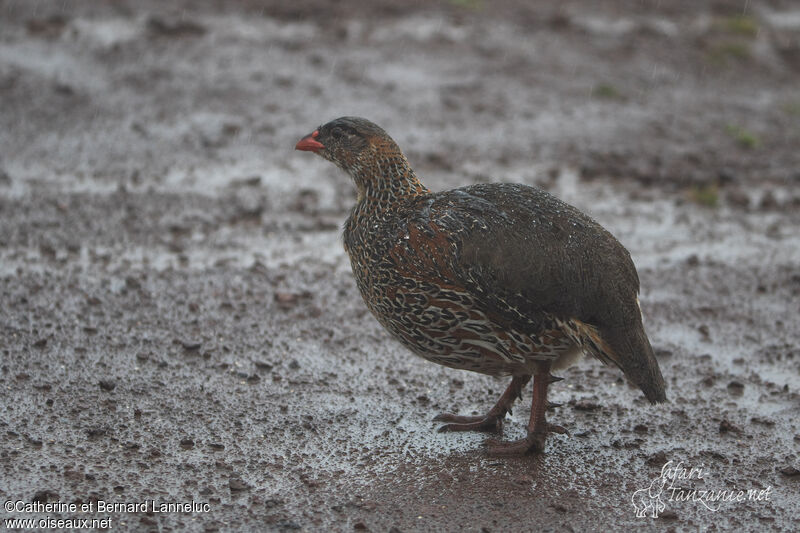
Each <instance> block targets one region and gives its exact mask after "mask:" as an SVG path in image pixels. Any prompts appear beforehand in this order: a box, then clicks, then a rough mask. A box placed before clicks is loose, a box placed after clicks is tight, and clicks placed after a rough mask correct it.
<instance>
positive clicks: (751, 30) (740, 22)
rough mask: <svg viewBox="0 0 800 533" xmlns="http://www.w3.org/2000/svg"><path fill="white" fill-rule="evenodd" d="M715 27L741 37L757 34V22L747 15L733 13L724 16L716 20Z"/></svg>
mask: <svg viewBox="0 0 800 533" xmlns="http://www.w3.org/2000/svg"><path fill="white" fill-rule="evenodd" d="M717 27H719V28H720V29H721V30H722V31H725V32H727V33H732V34H735V35H741V36H742V37H749V38H751V39H752V38H754V37H755V36H756V35H758V23H757V22H756V19H754V18H753V17H751V16H748V15H735V16H733V17H726V18H723V19H720V20H719V21H718V22H717Z"/></svg>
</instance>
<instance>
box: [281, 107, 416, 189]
mask: <svg viewBox="0 0 800 533" xmlns="http://www.w3.org/2000/svg"><path fill="white" fill-rule="evenodd" d="M295 149H296V150H306V151H308V152H314V153H315V154H317V155H319V156H322V157H323V158H325V159H327V160H328V161H332V162H333V163H335V164H336V166H338V167H339V168H341V169H342V170H344V171H345V172H347V173H348V174H350V176H351V177H352V178H353V181H354V182H355V185H356V188H357V189H358V198H359V200H362V199H364V198H371V199H376V198H380V199H382V201H387V200H388V199H391V198H394V199H397V198H400V197H408V196H414V195H418V194H424V193H426V192H428V189H426V188H425V186H424V185H422V184H421V183H420V182H419V180H418V179H417V177H416V175H415V174H414V171H413V170H412V169H411V166H410V165H409V164H408V160H407V159H406V158H405V156H404V155H403V153H402V152H401V151H400V148H399V147H398V146H397V143H395V142H394V140H392V138H391V137H389V134H388V133H386V132H385V131H383V129H382V128H380V127H379V126H377V125H375V124H373V123H372V122H370V121H369V120H367V119H365V118H358V117H341V118H337V119H336V120H332V121H330V122H328V123H327V124H324V125H322V126H320V127H319V128H317V129H316V130H314V131H313V132H312V133H309V134H308V135H306V136H305V137H303V138H302V139H300V140H299V141H298V142H297V145H296V146H295Z"/></svg>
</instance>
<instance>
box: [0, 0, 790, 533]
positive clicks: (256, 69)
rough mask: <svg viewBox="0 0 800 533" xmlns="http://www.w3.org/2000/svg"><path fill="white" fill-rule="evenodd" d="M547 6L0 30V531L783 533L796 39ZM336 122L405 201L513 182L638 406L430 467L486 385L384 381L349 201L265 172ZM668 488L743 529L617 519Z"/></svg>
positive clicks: (383, 343)
mask: <svg viewBox="0 0 800 533" xmlns="http://www.w3.org/2000/svg"><path fill="white" fill-rule="evenodd" d="M362 4H363V5H362ZM556 4H557V3H555V2H552V3H551V2H522V1H519V2H501V3H499V5H494V3H491V4H490V3H489V2H480V1H455V0H453V1H450V2H421V1H420V2H412V3H406V4H405V7H402V8H401V7H396V6H394V3H393V2H388V1H385V2H383V1H382V2H373V3H369V4H367V3H361V2H355V1H353V0H346V1H341V2H319V3H315V2H310V1H306V2H277V1H275V2H270V1H263V2H256V1H253V2H225V3H223V2H212V1H206V2H191V3H190V2H188V1H187V2H170V3H169V7H166V8H165V7H164V6H163V5H162V3H161V2H156V1H149V2H140V1H133V0H130V1H127V2H101V1H93V2H89V1H86V2H75V1H71V0H66V1H64V2H28V1H24V0H16V1H0V227H1V231H0V285H1V286H2V290H0V357H1V358H2V363H1V364H0V387H2V391H3V392H2V397H1V399H0V442H2V447H1V448H0V465H1V468H2V470H0V471H1V472H2V478H1V479H0V497H2V499H3V500H4V501H11V502H15V501H21V502H25V503H30V502H33V501H39V502H45V501H47V502H59V501H60V502H67V503H69V502H77V503H89V502H97V501H103V502H107V503H112V502H113V503H131V502H141V501H143V500H155V501H157V502H160V503H169V502H183V503H186V502H192V501H194V502H196V503H198V504H208V507H207V508H206V510H204V511H201V512H195V513H177V512H164V513H155V512H152V509H149V510H148V512H136V511H133V512H104V513H100V512H97V511H96V510H95V512H94V513H89V512H86V513H84V512H80V511H78V512H58V511H50V512H43V513H38V514H27V513H25V512H20V510H19V509H12V512H4V514H3V518H4V519H5V518H9V517H17V518H36V519H39V518H44V517H47V516H49V517H51V518H65V519H66V518H98V519H100V518H105V517H109V518H110V519H111V527H112V529H116V530H126V529H130V530H134V529H135V530H152V531H184V530H187V531H217V530H220V531H232V530H276V531H277V530H293V529H294V530H304V531H323V530H329V529H333V530H339V531H348V530H371V531H441V530H464V531H533V530H546V531H584V530H586V531H610V530H618V529H633V528H637V529H642V530H655V531H662V530H678V531H681V530H695V529H698V528H701V529H708V530H738V531H743V530H751V531H754V530H758V531H763V530H791V529H794V528H796V526H797V519H798V516H800V498H798V494H799V493H800V476H798V468H800V455H799V452H800V427H799V426H800V422H799V421H798V416H797V414H798V408H799V407H800V321H798V314H799V313H800V268H798V263H800V231H798V227H800V149H799V147H800V91H798V87H800V9H798V6H797V4H796V3H792V2H789V1H785V2H778V1H774V2H756V1H749V2H745V1H741V2H721V1H716V2H689V1H682V2H652V1H644V2H642V1H634V0H630V1H622V0H620V1H607V2H602V3H596V2H592V3H589V2H586V3H585V5H584V4H582V3H577V2H566V3H564V2H562V3H560V4H559V7H554V6H555V5H556ZM345 114H354V115H361V116H365V117H368V118H370V119H372V120H374V121H375V122H377V123H379V124H381V125H383V126H384V127H385V128H386V129H387V130H388V131H389V132H390V133H391V134H392V135H393V137H394V138H395V139H397V140H398V142H399V143H400V145H401V146H402V147H404V149H405V151H406V153H407V155H408V157H409V158H410V160H411V161H412V163H413V164H414V165H415V167H416V169H417V171H418V174H420V175H421V176H422V177H423V178H424V181H425V182H426V184H427V185H428V186H429V187H430V188H432V189H434V190H442V189H445V188H450V187H454V186H457V185H463V184H468V183H475V182H483V181H513V182H523V183H528V184H537V185H539V186H542V187H544V188H546V189H548V190H550V191H552V192H554V193H556V194H557V195H559V196H560V197H561V198H563V199H565V200H566V201H568V202H570V203H573V204H575V205H577V206H578V207H580V208H582V209H584V210H586V211H587V212H589V213H590V214H591V215H592V216H594V217H595V218H596V219H597V220H598V221H600V222H601V223H602V224H603V225H605V226H606V227H608V228H609V229H610V230H611V231H612V232H613V233H614V234H616V235H617V236H618V238H619V239H620V240H621V241H622V242H623V243H624V244H625V245H626V246H627V247H628V248H629V249H630V251H631V253H632V255H633V257H634V260H635V262H636V264H637V265H638V268H639V273H640V277H641V282H642V294H641V301H642V307H643V310H644V316H645V320H646V327H647V329H648V332H649V335H650V337H651V340H652V343H653V345H654V347H655V349H656V351H657V354H658V357H659V361H660V364H661V367H662V370H663V373H664V376H665V377H666V380H667V382H668V386H669V390H668V395H669V398H670V403H668V404H665V405H658V406H650V405H649V404H647V403H646V402H645V400H644V398H643V396H642V395H641V393H640V392H639V391H638V390H636V389H634V388H632V387H631V386H629V385H627V384H626V382H625V381H624V380H623V379H622V378H621V376H620V373H619V372H618V371H616V370H614V369H611V368H607V367H603V366H602V365H601V364H600V363H598V362H596V361H591V360H586V361H582V362H580V363H579V364H578V365H577V366H575V367H573V368H571V369H569V370H567V371H565V372H564V373H563V376H564V377H565V378H566V379H565V380H564V381H563V382H561V383H559V384H556V385H555V386H554V387H553V388H552V400H553V401H556V402H560V403H563V404H564V405H563V406H562V407H560V408H558V409H556V410H555V411H554V412H553V414H552V415H551V418H552V419H553V420H554V421H557V422H558V423H560V424H562V425H564V426H566V427H567V428H569V429H570V431H571V436H570V437H567V436H561V435H557V436H555V437H553V438H552V439H551V440H550V441H549V442H548V449H547V453H546V454H545V455H543V456H536V457H525V458H518V459H502V460H500V459H496V458H491V457H487V455H486V453H485V451H484V449H483V441H484V438H485V436H484V435H480V434H463V435H462V434H438V433H437V432H436V427H437V424H436V423H434V422H432V420H431V418H432V417H433V416H434V415H435V414H437V413H439V412H441V411H457V412H461V413H470V412H474V413H479V412H483V411H485V410H486V409H488V408H489V406H490V405H491V404H492V403H493V402H494V400H495V399H496V397H497V396H498V395H499V393H500V392H501V391H502V389H503V388H504V386H505V383H504V381H503V380H499V379H493V378H489V377H485V376H480V375H477V374H469V373H466V372H458V371H453V370H448V369H444V368H440V367H437V366H435V365H432V364H430V363H427V362H425V361H423V360H420V359H416V358H414V357H412V356H410V355H409V353H408V352H406V351H405V350H404V349H403V348H402V347H401V346H399V345H398V344H397V343H396V342H394V341H393V340H391V339H390V338H389V337H388V335H387V334H386V333H385V332H384V331H382V329H381V328H380V326H379V325H378V324H377V323H376V321H375V320H374V319H373V318H372V316H371V315H369V313H368V312H367V311H366V308H365V306H364V305H363V303H362V301H361V298H360V296H359V294H358V292H357V290H356V287H355V284H354V281H353V279H352V276H351V274H350V266H349V262H348V260H347V258H346V257H345V254H344V251H343V250H342V247H341V243H340V239H339V234H340V229H339V228H340V226H341V223H342V222H343V221H344V219H345V217H346V216H347V212H348V209H349V206H350V205H351V204H352V202H353V199H354V191H353V187H352V185H351V183H349V181H348V179H347V178H346V177H345V176H344V175H342V174H341V173H340V172H339V171H337V170H336V169H335V168H334V167H333V166H332V165H330V164H329V163H327V162H324V161H322V160H321V159H319V158H316V157H313V156H312V155H311V154H308V153H300V152H295V151H294V150H293V147H294V144H295V142H296V141H297V139H299V138H300V137H301V136H302V135H304V134H306V133H308V132H309V131H311V130H312V129H313V128H314V127H315V126H317V125H318V124H320V123H323V122H326V121H328V120H330V119H332V118H335V117H337V116H340V115H345ZM529 398H530V392H529V391H528V392H527V394H526V395H525V400H524V401H523V402H522V403H521V404H520V405H519V406H518V408H517V409H516V410H515V411H514V416H513V417H510V418H509V420H508V421H507V424H506V429H505V436H506V437H507V438H516V437H519V436H521V435H522V434H523V431H524V425H525V423H526V420H527V416H528V413H529V408H528V402H529ZM668 461H673V465H675V464H677V463H682V464H683V465H684V466H687V467H695V468H703V470H702V473H701V474H700V475H699V476H698V475H695V479H692V480H680V479H679V480H677V482H676V483H675V484H674V485H673V486H674V487H684V488H687V489H690V488H695V489H700V490H703V489H709V490H722V489H730V490H733V489H758V490H765V491H766V492H765V493H764V494H765V495H766V497H765V498H762V500H761V501H753V500H751V501H744V502H725V503H718V504H712V505H711V507H719V509H718V510H716V512H712V511H711V510H709V509H708V508H706V507H705V506H704V505H703V504H702V503H701V502H698V501H683V502H681V501H669V495H668V494H667V491H663V493H662V495H661V501H663V502H664V504H665V505H664V508H663V509H660V510H659V511H660V512H658V515H659V516H658V518H652V517H645V518H637V517H636V515H635V508H634V505H633V503H632V498H634V493H635V492H636V491H637V490H639V489H645V488H648V487H650V486H651V483H652V482H653V480H658V479H659V478H660V475H661V472H662V467H663V466H664V465H665V464H666V463H667V462H668ZM697 477H700V478H701V479H697ZM659 486H660V485H659ZM767 489H768V490H767ZM639 494H640V495H641V494H642V493H639ZM672 494H673V495H674V494H675V492H674V491H672ZM696 494H699V493H696ZM649 501H651V502H652V501H654V500H649Z"/></svg>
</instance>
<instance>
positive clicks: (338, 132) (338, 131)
mask: <svg viewBox="0 0 800 533" xmlns="http://www.w3.org/2000/svg"><path fill="white" fill-rule="evenodd" d="M331 133H332V134H333V136H334V137H341V136H342V135H344V130H343V129H342V128H340V127H339V126H334V127H333V129H332V130H331Z"/></svg>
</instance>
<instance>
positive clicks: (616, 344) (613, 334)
mask: <svg viewBox="0 0 800 533" xmlns="http://www.w3.org/2000/svg"><path fill="white" fill-rule="evenodd" d="M600 335H601V336H602V338H603V340H604V341H605V342H606V344H607V345H608V347H609V348H610V349H611V352H612V354H610V355H612V357H611V358H612V359H613V360H614V362H615V363H616V364H617V366H619V367H620V368H621V369H622V372H623V373H624V374H625V375H626V376H627V377H628V378H629V379H630V380H631V381H633V382H634V383H636V385H638V386H639V388H640V389H642V392H644V395H645V396H646V397H647V399H648V400H650V403H660V402H665V401H666V400H667V395H666V392H665V388H666V386H665V384H664V377H663V376H662V375H661V369H659V367H658V361H657V360H656V356H655V354H654V353H653V347H652V346H650V341H649V340H648V339H647V335H646V334H645V332H644V327H643V326H642V324H641V323H639V324H636V325H634V326H632V327H629V328H619V327H617V328H604V329H601V330H600Z"/></svg>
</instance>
